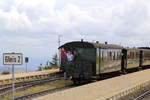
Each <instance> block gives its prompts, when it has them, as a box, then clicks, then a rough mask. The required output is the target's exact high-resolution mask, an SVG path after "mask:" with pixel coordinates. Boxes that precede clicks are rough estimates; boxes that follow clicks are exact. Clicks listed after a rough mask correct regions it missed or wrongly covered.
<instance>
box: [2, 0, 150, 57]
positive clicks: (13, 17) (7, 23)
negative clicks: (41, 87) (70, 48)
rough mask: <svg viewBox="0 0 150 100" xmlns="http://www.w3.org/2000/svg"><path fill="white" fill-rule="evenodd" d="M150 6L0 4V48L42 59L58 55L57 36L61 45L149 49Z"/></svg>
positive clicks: (73, 0)
mask: <svg viewBox="0 0 150 100" xmlns="http://www.w3.org/2000/svg"><path fill="white" fill-rule="evenodd" d="M149 4H150V1H147V0H124V1H123V0H115V1H114V0H95V1H94V2H93V1H91V0H82V1H80V0H61V1H60V0H44V1H43V0H0V37H1V38H0V43H1V44H2V45H0V48H2V49H3V50H2V51H13V50H16V51H22V52H25V53H26V54H30V55H33V56H38V57H39V58H40V57H42V55H44V56H47V55H52V54H54V53H55V52H56V51H57V45H58V44H57V38H58V34H61V35H62V37H61V44H62V43H65V42H68V41H74V40H80V39H81V38H84V39H85V40H87V41H97V40H98V41H100V42H105V41H108V43H114V44H121V45H124V46H148V41H149V39H150V37H149V33H150V28H149V27H150V23H149V22H150V7H149ZM10 48H17V49H10ZM4 49H5V50H4ZM39 52H42V53H39ZM38 53H39V55H37V54H38Z"/></svg>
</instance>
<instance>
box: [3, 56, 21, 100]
mask: <svg viewBox="0 0 150 100" xmlns="http://www.w3.org/2000/svg"><path fill="white" fill-rule="evenodd" d="M3 64H4V65H12V100H15V67H14V66H15V65H22V64H23V55H22V53H3Z"/></svg>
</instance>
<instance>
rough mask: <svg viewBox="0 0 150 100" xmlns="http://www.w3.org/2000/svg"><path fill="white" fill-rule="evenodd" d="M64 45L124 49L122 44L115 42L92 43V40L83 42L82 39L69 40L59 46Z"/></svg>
mask: <svg viewBox="0 0 150 100" xmlns="http://www.w3.org/2000/svg"><path fill="white" fill-rule="evenodd" d="M62 47H66V48H67V47H79V48H103V49H107V48H110V49H123V47H122V46H119V45H114V44H102V43H92V42H82V41H74V42H68V43H66V44H64V45H62V46H60V47H59V48H62Z"/></svg>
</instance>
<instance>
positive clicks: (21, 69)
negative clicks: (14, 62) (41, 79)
mask: <svg viewBox="0 0 150 100" xmlns="http://www.w3.org/2000/svg"><path fill="white" fill-rule="evenodd" d="M27 70H28V72H32V71H36V70H38V67H33V66H32V67H31V66H27ZM4 71H6V72H10V73H11V72H12V66H0V73H2V72H4ZM18 71H19V72H26V68H25V66H15V72H18Z"/></svg>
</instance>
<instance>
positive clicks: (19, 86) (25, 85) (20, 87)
mask: <svg viewBox="0 0 150 100" xmlns="http://www.w3.org/2000/svg"><path fill="white" fill-rule="evenodd" d="M60 80H64V78H63V77H62V75H61V74H59V75H58V74H57V75H52V77H49V78H44V79H38V80H32V81H24V82H18V83H15V92H20V91H25V90H27V89H29V88H31V87H35V86H41V85H45V84H49V83H53V82H54V83H55V82H57V81H60ZM11 94H12V85H11V84H5V85H0V100H7V99H4V97H5V96H6V95H11Z"/></svg>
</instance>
